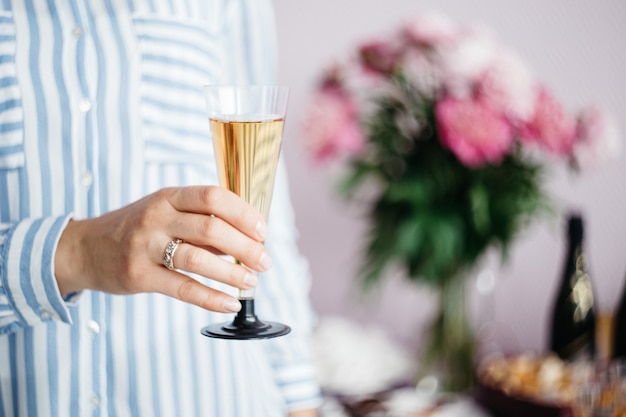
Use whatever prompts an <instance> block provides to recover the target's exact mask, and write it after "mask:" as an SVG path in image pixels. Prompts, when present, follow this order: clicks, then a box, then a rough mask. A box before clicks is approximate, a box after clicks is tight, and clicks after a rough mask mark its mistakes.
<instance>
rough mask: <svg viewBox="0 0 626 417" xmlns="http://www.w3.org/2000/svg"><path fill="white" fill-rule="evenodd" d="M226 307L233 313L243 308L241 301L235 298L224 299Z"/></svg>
mask: <svg viewBox="0 0 626 417" xmlns="http://www.w3.org/2000/svg"><path fill="white" fill-rule="evenodd" d="M224 308H225V309H226V310H227V311H230V312H231V313H236V312H238V311H239V310H241V303H240V302H239V301H237V300H235V299H232V298H229V299H227V300H226V301H224Z"/></svg>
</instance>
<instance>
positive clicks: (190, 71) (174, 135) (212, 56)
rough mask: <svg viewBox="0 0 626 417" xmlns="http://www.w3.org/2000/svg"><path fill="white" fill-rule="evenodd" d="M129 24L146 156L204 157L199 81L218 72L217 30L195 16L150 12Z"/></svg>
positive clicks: (205, 130) (206, 137) (206, 144)
mask: <svg viewBox="0 0 626 417" xmlns="http://www.w3.org/2000/svg"><path fill="white" fill-rule="evenodd" d="M133 26H134V29H135V33H136V36H137V42H138V46H139V52H140V72H141V74H140V76H141V86H140V110H141V119H142V120H141V123H142V132H143V137H144V140H145V158H146V161H147V162H163V163H176V162H185V163H189V162H194V160H195V161H198V162H199V161H200V160H203V161H204V162H206V158H207V157H210V158H212V157H213V156H212V155H213V153H212V145H211V142H210V141H211V139H210V138H211V136H210V129H209V122H208V114H207V110H206V103H205V100H204V95H203V91H202V87H203V85H206V84H210V83H215V82H216V80H217V79H218V78H219V68H220V67H219V62H220V48H219V35H218V34H216V33H212V32H210V31H209V30H207V28H205V27H203V25H201V24H199V23H196V22H189V21H186V20H180V19H175V18H165V17H159V16H154V15H136V16H134V17H133ZM207 26H208V24H207Z"/></svg>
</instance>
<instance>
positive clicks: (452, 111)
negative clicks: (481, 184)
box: [435, 98, 513, 167]
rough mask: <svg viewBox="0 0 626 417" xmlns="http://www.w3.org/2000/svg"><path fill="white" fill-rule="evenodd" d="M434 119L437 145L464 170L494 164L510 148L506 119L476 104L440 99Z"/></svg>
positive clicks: (509, 127)
mask: <svg viewBox="0 0 626 417" xmlns="http://www.w3.org/2000/svg"><path fill="white" fill-rule="evenodd" d="M435 116H436V119H437V128H438V130H439V136H440V139H441V142H442V143H443V145H444V146H446V147H447V148H448V149H450V150H451V151H452V152H453V153H454V154H455V155H456V156H457V158H459V160H460V161H461V162H462V163H463V164H465V165H467V166H470V167H478V166H481V165H483V164H485V163H498V162H500V161H501V160H502V158H503V157H504V156H505V155H506V154H507V152H508V151H509V150H510V149H511V146H512V144H513V134H512V131H511V126H510V124H509V123H508V121H507V120H506V118H504V117H503V116H502V115H501V114H499V113H497V112H495V111H493V109H492V108H491V107H489V106H488V105H487V104H486V103H484V102H482V101H480V100H458V99H455V98H446V99H443V100H441V101H439V102H438V103H437V104H436V107H435Z"/></svg>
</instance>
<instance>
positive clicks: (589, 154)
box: [572, 107, 622, 169]
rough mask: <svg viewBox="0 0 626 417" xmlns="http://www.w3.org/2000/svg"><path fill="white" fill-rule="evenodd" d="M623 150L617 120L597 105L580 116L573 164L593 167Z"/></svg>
mask: <svg viewBox="0 0 626 417" xmlns="http://www.w3.org/2000/svg"><path fill="white" fill-rule="evenodd" d="M621 151H622V143H621V142H620V140H619V134H618V129H617V126H616V124H615V121H614V120H613V119H612V118H610V117H609V115H608V114H606V113H605V112H602V111H601V110H600V109H599V108H597V107H590V108H587V109H585V110H583V111H582V112H581V114H580V115H579V117H578V127H577V139H576V143H575V144H574V155H573V160H572V162H573V164H574V165H575V166H576V167H577V168H579V169H591V168H594V167H596V166H598V165H600V164H601V163H603V162H606V161H609V160H611V159H614V158H616V157H617V156H618V155H619V154H620V153H621Z"/></svg>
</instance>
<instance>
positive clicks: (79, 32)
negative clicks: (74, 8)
mask: <svg viewBox="0 0 626 417" xmlns="http://www.w3.org/2000/svg"><path fill="white" fill-rule="evenodd" d="M82 35H83V28H81V27H80V26H76V27H75V28H74V29H72V36H74V37H75V38H77V39H78V38H80V37H81V36H82Z"/></svg>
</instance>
